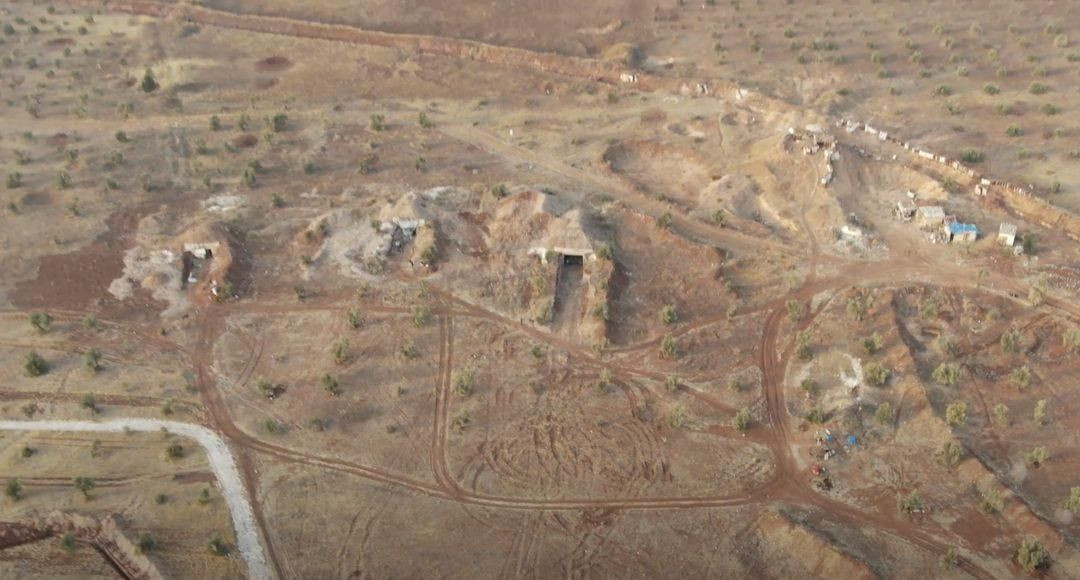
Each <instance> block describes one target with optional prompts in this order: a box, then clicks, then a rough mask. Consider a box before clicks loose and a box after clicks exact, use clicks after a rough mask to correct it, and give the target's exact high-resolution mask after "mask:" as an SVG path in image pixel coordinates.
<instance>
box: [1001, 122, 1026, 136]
mask: <svg viewBox="0 0 1080 580" xmlns="http://www.w3.org/2000/svg"><path fill="white" fill-rule="evenodd" d="M1005 134H1006V135H1008V136H1009V137H1019V136H1021V135H1023V134H1024V130H1023V129H1021V128H1020V127H1019V126H1017V125H1009V127H1008V128H1007V129H1005Z"/></svg>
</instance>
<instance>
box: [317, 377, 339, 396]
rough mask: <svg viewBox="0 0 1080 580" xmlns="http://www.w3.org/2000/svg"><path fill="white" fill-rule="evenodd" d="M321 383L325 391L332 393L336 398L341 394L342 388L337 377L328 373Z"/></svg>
mask: <svg viewBox="0 0 1080 580" xmlns="http://www.w3.org/2000/svg"><path fill="white" fill-rule="evenodd" d="M320 382H321V383H322V388H323V390H324V391H326V392H327V393H330V394H331V395H333V396H335V397H336V396H337V395H340V394H341V387H340V385H339V384H338V380H337V377H335V376H334V375H332V374H330V373H326V374H324V375H323V376H322V379H320Z"/></svg>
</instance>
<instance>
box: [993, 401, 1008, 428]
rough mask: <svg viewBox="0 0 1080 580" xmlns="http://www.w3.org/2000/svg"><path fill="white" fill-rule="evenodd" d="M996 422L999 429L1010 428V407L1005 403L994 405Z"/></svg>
mask: <svg viewBox="0 0 1080 580" xmlns="http://www.w3.org/2000/svg"><path fill="white" fill-rule="evenodd" d="M994 422H995V423H997V425H998V426H999V427H1003V428H1004V427H1008V426H1009V407H1008V405H1006V404H1004V403H998V404H997V405H994Z"/></svg>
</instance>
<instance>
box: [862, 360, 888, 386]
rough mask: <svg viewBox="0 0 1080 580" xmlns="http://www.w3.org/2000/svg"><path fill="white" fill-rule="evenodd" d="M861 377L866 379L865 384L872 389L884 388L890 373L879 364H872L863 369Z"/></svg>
mask: <svg viewBox="0 0 1080 580" xmlns="http://www.w3.org/2000/svg"><path fill="white" fill-rule="evenodd" d="M863 375H864V377H865V379H866V384H868V385H871V386H874V387H883V386H885V383H887V382H889V378H890V377H891V376H892V371H891V370H889V368H888V367H886V366H885V365H883V364H881V363H879V362H872V363H869V364H867V365H866V366H865V367H864V368H863Z"/></svg>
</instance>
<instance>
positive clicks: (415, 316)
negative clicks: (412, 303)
mask: <svg viewBox="0 0 1080 580" xmlns="http://www.w3.org/2000/svg"><path fill="white" fill-rule="evenodd" d="M412 322H413V325H414V326H416V327H417V328H421V327H424V326H427V325H429V324H431V308H429V307H427V306H424V305H421V306H416V307H415V308H413V311H412Z"/></svg>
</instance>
